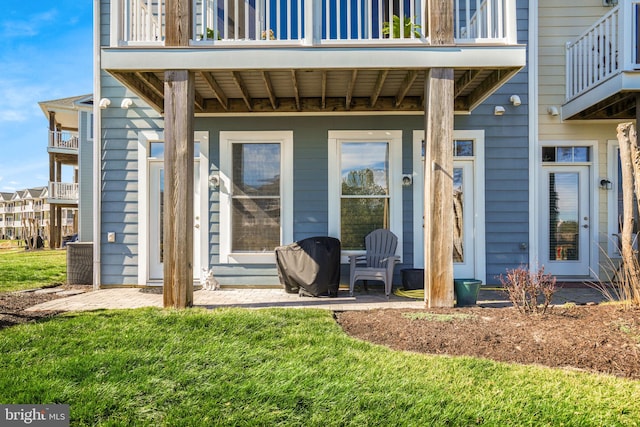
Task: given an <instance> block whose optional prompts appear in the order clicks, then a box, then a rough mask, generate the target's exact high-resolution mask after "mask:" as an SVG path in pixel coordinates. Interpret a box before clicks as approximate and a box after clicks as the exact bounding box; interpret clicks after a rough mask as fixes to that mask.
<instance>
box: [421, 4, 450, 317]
mask: <svg viewBox="0 0 640 427" xmlns="http://www.w3.org/2000/svg"><path fill="white" fill-rule="evenodd" d="M428 14H429V19H428V21H429V26H428V28H429V38H430V39H431V43H432V44H434V45H452V44H453V42H454V39H453V2H452V1H450V0H432V1H431V2H430V3H429V10H428ZM424 95H425V144H426V146H425V164H424V171H425V172H424V213H425V219H424V226H425V232H424V238H425V240H424V255H425V262H424V266H425V275H424V277H425V300H426V303H427V305H428V307H430V308H431V307H453V300H454V295H453V223H454V218H453V149H452V142H453V117H454V116H453V99H454V74H453V69H451V68H432V69H430V70H429V71H427V75H426V76H425V89H424Z"/></svg>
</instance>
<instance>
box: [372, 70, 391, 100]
mask: <svg viewBox="0 0 640 427" xmlns="http://www.w3.org/2000/svg"><path fill="white" fill-rule="evenodd" d="M388 75H389V70H380V71H379V72H378V79H377V80H376V85H375V86H374V87H373V93H372V94H371V108H373V107H375V106H376V102H378V97H379V96H380V92H381V91H382V86H384V82H385V80H387V76H388Z"/></svg>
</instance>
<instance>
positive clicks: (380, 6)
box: [111, 0, 517, 46]
mask: <svg viewBox="0 0 640 427" xmlns="http://www.w3.org/2000/svg"><path fill="white" fill-rule="evenodd" d="M515 3H516V2H515V0H455V2H454V17H453V21H454V22H453V23H452V24H453V27H454V35H455V39H456V43H459V44H462V43H465V44H466V43H501V44H516V43H517V31H516V7H515ZM111 5H112V8H111V17H112V21H111V26H112V34H111V45H112V46H119V45H149V44H150V45H156V44H159V45H162V44H163V43H164V39H165V10H164V8H165V0H114V1H112V2H111ZM428 7H429V0H401V1H390V0H193V15H194V16H193V29H192V43H193V44H205V45H206V44H209V45H216V44H219V45H250V46H255V45H260V44H262V45H265V44H267V45H268V44H277V43H280V44H283V43H284V44H289V45H291V44H298V45H302V46H312V45H320V44H339V43H351V42H366V43H389V42H393V43H398V42H399V41H405V40H408V41H412V42H415V41H416V40H419V41H422V42H426V43H428V41H429V39H428V33H429V32H428V27H429V25H428V22H427V20H426V18H425V17H426V16H428V13H427V11H428ZM390 17H391V19H390Z"/></svg>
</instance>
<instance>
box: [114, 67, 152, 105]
mask: <svg viewBox="0 0 640 427" xmlns="http://www.w3.org/2000/svg"><path fill="white" fill-rule="evenodd" d="M137 74H139V73H120V72H111V75H112V76H113V77H115V78H116V80H118V81H119V82H120V83H122V84H123V85H125V86H126V87H127V88H128V89H130V90H131V91H132V92H134V93H135V94H136V95H137V96H138V97H140V99H142V100H143V101H144V102H146V103H147V104H149V106H150V107H151V108H153V109H154V110H156V111H157V112H158V113H160V114H162V113H163V112H164V96H161V95H158V93H157V90H156V89H154V88H153V87H152V86H150V85H149V83H148V82H147V81H146V80H143V79H141V78H140V77H139V76H137ZM154 77H155V76H154ZM158 80H159V79H158ZM162 86H163V87H164V84H163V85H162ZM162 94H163V95H164V92H162Z"/></svg>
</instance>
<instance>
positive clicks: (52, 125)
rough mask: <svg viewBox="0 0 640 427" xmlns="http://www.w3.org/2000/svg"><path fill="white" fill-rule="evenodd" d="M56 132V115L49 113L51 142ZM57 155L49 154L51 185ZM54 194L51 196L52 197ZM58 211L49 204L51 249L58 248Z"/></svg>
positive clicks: (54, 175)
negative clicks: (56, 236) (56, 231)
mask: <svg viewBox="0 0 640 427" xmlns="http://www.w3.org/2000/svg"><path fill="white" fill-rule="evenodd" d="M55 130H56V113H54V112H53V111H50V112H49V141H51V140H52V139H53V138H55V136H54V135H53V134H52V133H51V132H53V131H55ZM54 156H55V155H54V154H53V153H49V183H52V182H54V181H55V180H56V169H55V167H56V161H55V157H54ZM49 191H51V185H50V186H49ZM51 196H52V194H49V197H51ZM55 217H56V211H55V206H54V204H53V203H50V204H49V248H50V249H55V248H56V239H55V235H56V234H55V230H56V228H55V227H56V221H55Z"/></svg>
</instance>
